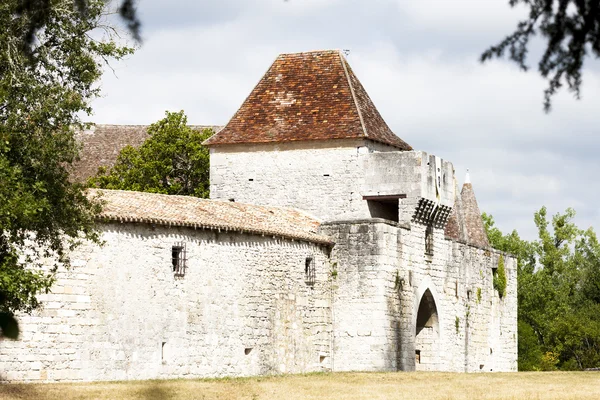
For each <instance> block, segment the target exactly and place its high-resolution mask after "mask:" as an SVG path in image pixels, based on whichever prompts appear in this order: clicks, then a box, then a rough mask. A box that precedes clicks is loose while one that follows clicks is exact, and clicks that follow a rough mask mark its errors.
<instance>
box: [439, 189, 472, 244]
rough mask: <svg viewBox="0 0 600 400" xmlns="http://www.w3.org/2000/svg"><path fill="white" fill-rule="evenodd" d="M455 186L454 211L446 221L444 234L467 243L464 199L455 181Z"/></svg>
mask: <svg viewBox="0 0 600 400" xmlns="http://www.w3.org/2000/svg"><path fill="white" fill-rule="evenodd" d="M454 187H455V189H454V190H455V193H456V196H455V197H454V205H453V206H452V212H451V213H450V217H449V218H448V222H447V223H446V228H445V229H444V234H445V236H446V238H448V239H452V240H455V241H457V242H462V243H466V242H467V237H466V233H465V226H464V220H463V210H462V201H461V198H460V195H459V192H458V184H456V183H455V185H454Z"/></svg>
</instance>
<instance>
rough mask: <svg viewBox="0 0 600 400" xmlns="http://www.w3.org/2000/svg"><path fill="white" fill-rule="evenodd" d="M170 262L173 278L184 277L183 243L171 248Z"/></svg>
mask: <svg viewBox="0 0 600 400" xmlns="http://www.w3.org/2000/svg"><path fill="white" fill-rule="evenodd" d="M171 261H172V263H173V273H174V274H175V276H184V275H185V270H186V267H187V266H186V262H187V258H186V249H185V243H183V242H181V243H176V244H175V246H173V247H172V248H171Z"/></svg>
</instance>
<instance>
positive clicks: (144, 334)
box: [0, 223, 332, 381]
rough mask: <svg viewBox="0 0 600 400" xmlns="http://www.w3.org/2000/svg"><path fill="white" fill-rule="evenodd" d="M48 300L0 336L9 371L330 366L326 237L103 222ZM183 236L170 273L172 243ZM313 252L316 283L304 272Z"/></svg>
mask: <svg viewBox="0 0 600 400" xmlns="http://www.w3.org/2000/svg"><path fill="white" fill-rule="evenodd" d="M101 229H102V231H103V233H102V240H104V241H105V245H104V246H102V247H99V246H96V245H92V244H86V245H84V246H82V247H81V248H79V249H78V250H77V251H76V252H75V253H74V254H73V268H72V269H71V270H69V271H60V272H59V273H58V274H57V281H56V283H55V285H54V286H53V287H52V293H49V294H47V295H41V296H40V299H41V300H42V301H43V308H42V309H41V310H38V311H36V312H35V313H34V314H32V315H21V316H19V320H20V325H21V329H22V337H21V340H19V341H9V340H5V341H3V342H2V344H1V345H0V371H1V372H0V375H1V378H2V380H9V381H60V380H68V381H77V380H85V381H91V380H122V379H123V380H124V379H154V378H176V377H189V378H191V377H217V376H241V375H259V374H269V373H282V372H291V373H299V372H309V371H322V370H328V369H330V364H329V363H330V357H329V356H330V343H331V335H332V331H331V323H330V304H331V292H330V284H329V279H330V272H329V269H330V267H329V262H328V256H327V254H328V252H329V250H328V249H327V248H323V247H321V246H317V245H314V244H311V243H305V242H298V241H287V240H278V239H273V238H269V237H262V236H253V235H246V234H241V233H218V232H215V231H204V230H193V229H188V228H173V229H169V228H167V227H162V226H150V225H145V224H131V223H126V224H118V223H114V224H103V225H102V226H101ZM177 243H185V247H186V252H187V255H186V258H187V261H186V263H187V268H186V270H185V275H184V276H175V274H174V273H173V267H172V259H171V258H172V246H174V245H176V244H177ZM307 257H310V258H312V259H313V263H314V264H313V265H314V267H315V273H314V276H313V277H312V278H311V280H312V282H309V283H307V279H306V276H305V267H306V259H307Z"/></svg>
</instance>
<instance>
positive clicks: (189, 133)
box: [88, 111, 214, 198]
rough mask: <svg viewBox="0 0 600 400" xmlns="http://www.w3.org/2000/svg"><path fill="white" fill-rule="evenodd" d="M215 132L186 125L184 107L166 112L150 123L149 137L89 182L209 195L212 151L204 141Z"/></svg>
mask: <svg viewBox="0 0 600 400" xmlns="http://www.w3.org/2000/svg"><path fill="white" fill-rule="evenodd" d="M213 133H214V132H213V131H212V130H210V129H205V130H203V131H197V130H194V129H192V128H190V127H189V126H187V118H186V116H185V114H184V113H183V111H180V112H176V113H171V112H168V111H167V112H166V117H165V118H163V119H162V120H160V121H158V122H156V123H154V124H152V125H150V127H149V128H148V134H149V135H150V137H149V138H148V139H147V140H146V141H145V142H144V144H142V146H140V147H139V148H137V149H136V148H133V147H131V146H127V147H125V148H124V149H123V150H122V151H121V153H120V154H119V157H118V158H117V162H116V164H115V165H114V167H113V168H112V169H111V170H110V171H108V172H107V171H106V170H104V169H101V170H100V171H98V174H96V176H94V177H92V178H90V180H89V181H88V185H89V186H91V187H97V188H104V189H121V190H135V191H141V192H151V193H164V194H178V195H186V196H196V197H205V198H206V197H208V195H209V184H210V183H209V154H208V149H207V148H206V147H204V146H202V142H203V141H204V140H206V139H208V138H209V137H210V136H211V135H212V134H213Z"/></svg>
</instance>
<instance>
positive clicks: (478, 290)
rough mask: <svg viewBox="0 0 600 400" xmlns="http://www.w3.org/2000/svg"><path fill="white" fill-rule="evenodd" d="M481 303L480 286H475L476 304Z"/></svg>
mask: <svg viewBox="0 0 600 400" xmlns="http://www.w3.org/2000/svg"><path fill="white" fill-rule="evenodd" d="M479 303H481V288H480V287H478V288H477V304H479Z"/></svg>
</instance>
